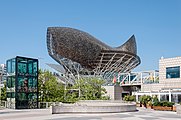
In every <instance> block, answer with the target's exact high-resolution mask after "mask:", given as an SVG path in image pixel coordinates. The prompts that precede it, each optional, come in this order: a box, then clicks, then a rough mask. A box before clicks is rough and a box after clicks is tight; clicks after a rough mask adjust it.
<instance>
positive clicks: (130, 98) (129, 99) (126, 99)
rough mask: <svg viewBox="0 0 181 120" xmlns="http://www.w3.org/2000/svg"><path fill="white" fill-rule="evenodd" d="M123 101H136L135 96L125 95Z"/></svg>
mask: <svg viewBox="0 0 181 120" xmlns="http://www.w3.org/2000/svg"><path fill="white" fill-rule="evenodd" d="M123 100H124V101H136V97H135V95H126V96H124V98H123Z"/></svg>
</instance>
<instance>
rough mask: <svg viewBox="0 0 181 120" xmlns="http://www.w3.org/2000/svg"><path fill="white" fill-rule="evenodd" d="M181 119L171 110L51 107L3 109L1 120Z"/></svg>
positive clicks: (180, 116)
mask: <svg viewBox="0 0 181 120" xmlns="http://www.w3.org/2000/svg"><path fill="white" fill-rule="evenodd" d="M33 119H34V120H181V115H177V113H176V112H171V111H154V110H149V109H144V108H138V111H136V112H124V113H102V114H53V115H52V114H51V113H50V110H49V109H35V110H28V109H25V110H12V109H1V110H0V120H33Z"/></svg>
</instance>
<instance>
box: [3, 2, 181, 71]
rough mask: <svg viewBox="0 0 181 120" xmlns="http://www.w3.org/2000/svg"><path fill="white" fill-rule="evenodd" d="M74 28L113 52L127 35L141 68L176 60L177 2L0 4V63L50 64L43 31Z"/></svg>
mask: <svg viewBox="0 0 181 120" xmlns="http://www.w3.org/2000/svg"><path fill="white" fill-rule="evenodd" d="M52 26H64V27H72V28H77V29H80V30H83V31H86V32H88V33H90V34H91V35H93V36H95V37H96V38H98V39H99V40H101V41H103V42H105V43H106V44H108V45H110V46H112V47H116V46H120V45H121V44H123V43H124V42H125V41H126V40H127V39H128V38H129V37H130V36H131V35H132V34H134V35H135V37H136V41H137V49H138V51H137V52H138V55H139V56H140V58H141V62H142V63H141V64H140V65H139V66H138V67H137V68H136V69H135V71H143V70H153V69H158V61H159V59H160V57H161V56H163V57H164V58H168V57H176V56H181V0H26V1H25V0H0V63H5V61H6V60H7V59H9V58H12V57H15V56H16V55H21V56H29V57H35V58H39V59H40V63H41V64H40V67H41V68H47V66H46V65H45V63H56V62H55V61H54V60H53V59H52V58H51V57H50V56H49V55H48V52H47V48H46V29H47V27H52Z"/></svg>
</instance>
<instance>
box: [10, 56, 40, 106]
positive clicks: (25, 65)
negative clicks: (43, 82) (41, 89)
mask: <svg viewBox="0 0 181 120" xmlns="http://www.w3.org/2000/svg"><path fill="white" fill-rule="evenodd" d="M6 64H7V102H8V107H9V108H15V109H31V108H38V59H32V58H26V57H20V56H17V57H16V58H13V59H10V60H7V63H6Z"/></svg>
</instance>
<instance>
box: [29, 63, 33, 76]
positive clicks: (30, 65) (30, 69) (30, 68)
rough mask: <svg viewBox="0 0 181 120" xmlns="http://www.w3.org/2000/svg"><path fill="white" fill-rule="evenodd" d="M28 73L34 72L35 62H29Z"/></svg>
mask: <svg viewBox="0 0 181 120" xmlns="http://www.w3.org/2000/svg"><path fill="white" fill-rule="evenodd" d="M28 73H29V74H32V73H33V64H32V63H29V64H28Z"/></svg>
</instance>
